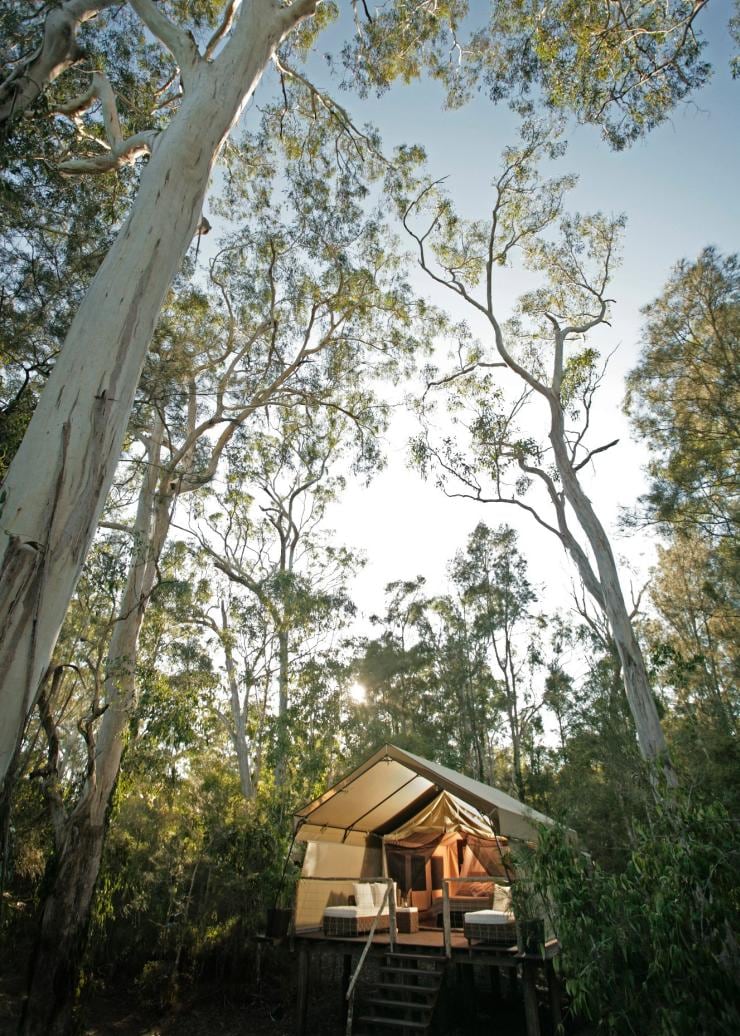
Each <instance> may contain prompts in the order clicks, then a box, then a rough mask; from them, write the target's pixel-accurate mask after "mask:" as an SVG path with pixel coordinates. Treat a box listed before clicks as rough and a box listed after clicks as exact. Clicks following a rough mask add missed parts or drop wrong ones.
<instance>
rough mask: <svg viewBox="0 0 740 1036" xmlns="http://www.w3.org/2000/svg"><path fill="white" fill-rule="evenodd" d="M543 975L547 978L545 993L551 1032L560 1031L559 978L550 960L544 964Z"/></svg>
mask: <svg viewBox="0 0 740 1036" xmlns="http://www.w3.org/2000/svg"><path fill="white" fill-rule="evenodd" d="M545 976H546V978H547V994H548V998H549V1001H550V1017H551V1019H552V1028H553V1032H555V1033H559V1032H561V1031H562V1025H563V1016H562V1011H561V1009H560V979H559V978H558V975H557V972H556V971H555V965H554V964H553V962H552V961H551V960H548V961H547V962H546V964H545Z"/></svg>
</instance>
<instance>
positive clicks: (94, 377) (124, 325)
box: [0, 0, 317, 781]
mask: <svg viewBox="0 0 740 1036" xmlns="http://www.w3.org/2000/svg"><path fill="white" fill-rule="evenodd" d="M316 4H317V0H296V2H295V3H293V4H292V5H291V6H290V7H280V6H279V5H278V4H277V3H276V2H275V0H245V2H244V3H243V5H242V7H241V9H240V13H239V16H238V21H237V23H236V25H235V26H234V28H233V30H232V32H231V35H230V36H229V38H228V40H227V42H226V44H225V45H224V47H223V50H222V51H221V52H220V53H219V55H218V57H216V58H215V59H214V60H213V61H205V60H203V59H202V58H200V57H197V55H195V56H194V57H193V62H192V66H191V67H190V68H189V69H188V70H187V78H186V92H185V97H184V99H183V102H182V106H181V108H180V109H179V110H178V112H177V114H176V115H174V116H173V119H172V121H171V123H170V124H169V126H168V127H167V129H166V130H164V131H163V133H162V134H161V135H160V136H159V138H158V139H157V140H156V142H155V144H154V146H153V150H152V154H151V158H150V160H149V162H148V164H147V166H146V168H144V170H143V172H142V176H141V184H140V187H139V191H138V194H137V197H136V200H135V201H134V203H133V206H132V209H131V212H130V214H129V217H128V219H127V220H126V223H125V224H124V226H123V227H122V229H121V231H120V233H119V235H118V237H117V239H116V241H115V243H114V244H113V246H112V248H111V249H110V251H109V253H108V255H107V256H106V258H105V260H104V261H103V263H102V265H101V267H100V269H99V270H98V273H97V275H96V276H95V279H94V280H93V283H92V285H91V287H90V290H89V292H88V294H87V296H86V298H85V300H84V302H83V303H82V305H81V306H80V309H79V310H78V312H77V315H76V316H75V319H74V321H73V322H72V325H71V327H70V330H69V334H68V336H67V339H66V341H65V344H64V347H63V349H62V351H61V354H60V356H59V359H58V360H57V363H56V365H55V368H54V371H53V372H52V375H51V377H50V379H49V382H48V384H47V386H46V387H45V389H44V392H43V394H42V396H41V399H40V400H39V404H38V407H37V409H36V412H35V413H34V416H33V419H32V421H31V423H30V425H29V428H28V431H27V433H26V436H25V438H24V440H23V442H22V444H21V447H20V449H19V450H18V453H17V455H16V457H15V458H14V460H13V463H12V465H11V467H10V469H9V471H8V475H7V478H6V480H5V483H4V486H3V489H2V493H0V517H1V519H2V524H1V525H0V529H1V530H2V542H1V543H0V674H2V676H1V677H0V716H1V717H2V723H0V781H2V779H3V778H4V776H5V772H6V770H7V767H8V765H9V763H10V760H11V759H12V756H13V752H14V750H15V747H16V744H17V742H18V739H19V737H20V736H21V734H22V730H23V727H24V724H25V721H26V717H27V715H28V713H29V711H30V710H31V708H32V707H33V704H34V702H35V700H36V697H37V693H38V686H39V682H40V679H41V677H42V675H43V673H44V672H45V670H46V668H47V666H48V664H49V660H50V658H51V653H52V650H53V648H54V644H55V643H56V639H57V636H58V633H59V628H60V626H61V623H62V620H63V618H64V615H65V612H66V610H67V606H68V604H69V601H70V599H71V597H72V594H73V592H74V588H75V585H76V583H77V579H78V578H79V574H80V570H81V568H82V564H83V561H84V559H85V555H86V553H87V550H88V548H89V545H90V542H91V540H92V537H93V535H94V533H95V529H96V526H97V522H98V519H99V515H100V512H101V510H102V507H103V504H104V502H105V499H106V496H107V494H108V490H109V489H110V486H111V483H112V480H113V475H114V472H115V468H116V463H117V461H118V458H119V454H120V450H121V444H122V441H123V436H124V433H125V430H126V425H127V422H128V418H129V414H130V411H131V406H132V402H133V398H134V393H135V391H136V386H137V383H138V380H139V376H140V373H141V368H142V365H143V362H144V358H145V355H146V351H147V348H148V346H149V343H150V340H151V337H152V333H153V330H154V326H155V324H156V321H157V317H158V315H159V312H160V309H161V306H162V302H163V300H164V297H165V293H166V292H167V289H168V288H169V286H170V283H171V281H172V278H173V276H174V275H175V273H176V271H177V269H178V267H179V265H180V263H181V261H182V258H183V256H184V254H185V252H186V250H187V248H188V246H189V244H190V241H191V240H192V237H193V234H194V232H195V229H196V226H197V224H198V221H199V218H200V214H201V208H202V205H203V198H204V195H205V191H206V188H207V185H208V179H209V175H210V172H211V168H212V166H213V163H214V160H215V158H216V156H217V155H218V152H219V150H220V148H221V145H222V143H223V141H224V139H225V138H226V136H227V135H228V133H229V131H230V130H231V128H232V126H233V125H234V122H235V121H236V119H237V118H238V117H239V115H240V113H241V111H242V109H243V107H244V105H245V104H246V102H247V101H248V99H249V98H250V97H251V95H252V93H253V92H254V90H255V88H256V86H257V84H258V82H259V80H260V77H261V75H262V72H263V70H264V68H265V65H266V63H267V62H268V60H269V59H270V57H271V55H272V54H273V53H274V51H275V48H276V47H277V45H278V44H279V42H280V41H281V39H282V38H283V37H284V36H285V35H287V34H288V33H289V32H290V30H291V29H292V28H293V27H294V26H295V25H296V24H297V23H298V22H299V21H300V20H302V19H303V18H305V17H307V16H308V15H310V14H311V13H312V12H313V10H314V9H315V7H316ZM134 6H137V5H136V4H134ZM181 42H182V41H181Z"/></svg>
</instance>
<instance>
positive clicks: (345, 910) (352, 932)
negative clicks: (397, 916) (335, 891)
mask: <svg viewBox="0 0 740 1036" xmlns="http://www.w3.org/2000/svg"><path fill="white" fill-rule="evenodd" d="M386 888H387V885H385V884H383V883H382V882H367V881H362V882H356V883H355V884H354V886H353V889H354V892H353V895H352V896H350V897H349V898H350V900H353V901H354V902H349V903H347V904H346V905H344V904H341V905H338V906H328V907H326V908H325V910H324V916H323V918H322V928H323V931H324V935H326V936H330V937H331V936H333V937H335V938H344V939H354V938H356V937H357V936H359V935H366V934H367V933H368V932H369V931H370V929H371V928H372V925H373V921H374V920H375V918H376V917H377V919H378V921H377V924H376V926H375V930H376V931H378V932H387V931H388V929H389V927H390V914H389V912H388V903H387V902H386V904H385V908H384V912H383V913H382V914H379V913H378V912H379V910H380V907H381V905H382V903H383V897H384V896H385V891H386ZM392 894H393V895H395V886H394V889H393V893H392Z"/></svg>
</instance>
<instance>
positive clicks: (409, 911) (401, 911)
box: [396, 907, 419, 914]
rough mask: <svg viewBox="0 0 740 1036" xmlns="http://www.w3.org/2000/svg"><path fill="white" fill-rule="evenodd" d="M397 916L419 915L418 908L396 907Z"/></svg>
mask: <svg viewBox="0 0 740 1036" xmlns="http://www.w3.org/2000/svg"><path fill="white" fill-rule="evenodd" d="M396 913H397V914H418V913H419V908H418V907H396Z"/></svg>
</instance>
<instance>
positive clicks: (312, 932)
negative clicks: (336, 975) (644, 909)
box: [291, 928, 560, 1036]
mask: <svg viewBox="0 0 740 1036" xmlns="http://www.w3.org/2000/svg"><path fill="white" fill-rule="evenodd" d="M450 937H451V938H450V943H451V954H450V958H449V959H450V963H454V964H457V965H475V966H477V967H489V968H502V969H506V970H507V971H511V969H514V970H513V972H511V973H512V977H515V976H517V975H518V976H520V977H521V981H522V988H523V993H524V1008H525V1017H526V1031H527V1036H541V1028H540V1022H539V1009H538V1003H537V990H536V976H537V973H538V971H544V974H545V978H546V980H547V987H548V994H549V997H548V999H549V1009H550V1015H551V1018H552V1022H553V1028H554V1029H556V1028H557V1025H558V1023H559V1022H560V989H559V984H558V981H557V977H556V975H555V972H554V968H553V964H552V961H553V958H554V957H556V956H557V955H558V953H559V952H560V944H559V943H558V941H557V939H551V940H549V941H548V942H547V943H546V944H545V946H544V954H539V953H537V954H529V953H519V952H518V950H517V948H516V946H511V947H501V946H492V945H491V944H490V943H483V942H479V941H476V940H473V941H472V943H471V942H468V940H467V939H466V938H465V936H464V935H463V933H462V931H460V930H455V929H453V930H452V931H451V932H450ZM291 940H292V942H293V944H294V946H295V948H296V950H297V951H298V973H299V983H298V986H299V990H298V1001H299V1003H298V1019H299V1023H298V1025H299V1027H298V1032H299V1034H302V1033H303V1032H304V1031H305V1030H304V1027H305V1018H306V1000H307V985H308V972H309V957H310V955H311V953H312V951H314V950H318V949H319V948H320V949H321V951H322V952H327V951H328V952H331V953H336V954H337V955H339V956H342V957H344V967H345V978H347V977H348V976H349V972H350V967H351V964H350V961H351V959H352V957H353V956H355V955H357V956H359V954H360V953H361V952H362V949H363V948H364V946H365V944H366V943H367V935H359V936H327V935H324V932H323V930H322V929H320V928H312V929H304V930H301V931H296V932H295V933H294V934H293V935H292V936H291ZM390 942H391V940H390V933H389V932H376V933H375V935H374V936H373V940H372V943H371V945H370V947H369V955H371V956H382V955H383V954H385V953H387V952H388V950H389V948H390ZM395 949H396V952H404V951H406V952H409V953H428V954H435V955H436V954H439V956H440V957H445V945H444V932H443V931H442V930H441V929H439V928H420V929H419V931H418V932H412V933H400V932H399V933H397V934H396V938H395ZM466 970H467V969H466Z"/></svg>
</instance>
